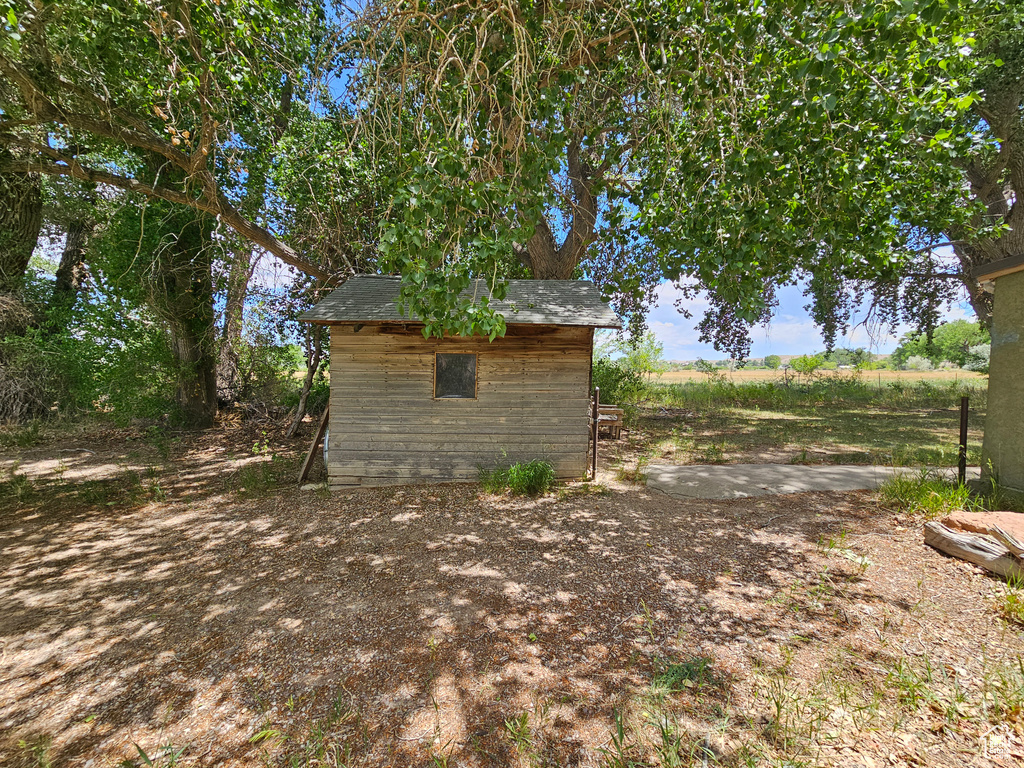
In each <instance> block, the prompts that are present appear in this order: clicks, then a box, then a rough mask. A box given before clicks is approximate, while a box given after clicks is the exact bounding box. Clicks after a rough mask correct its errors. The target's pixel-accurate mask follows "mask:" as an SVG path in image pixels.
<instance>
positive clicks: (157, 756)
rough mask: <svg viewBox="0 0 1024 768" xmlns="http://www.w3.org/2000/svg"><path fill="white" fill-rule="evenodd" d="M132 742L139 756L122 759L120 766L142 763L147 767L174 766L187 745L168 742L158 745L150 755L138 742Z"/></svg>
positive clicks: (129, 767)
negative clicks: (131, 758)
mask: <svg viewBox="0 0 1024 768" xmlns="http://www.w3.org/2000/svg"><path fill="white" fill-rule="evenodd" d="M132 744H134V746H135V749H136V750H137V751H138V753H139V756H138V757H137V758H136V759H135V760H123V761H122V762H121V763H120V768H139V766H143V765H145V766H149V768H154V767H155V766H159V768H174V766H176V765H177V764H178V761H179V760H180V759H181V756H182V754H184V752H185V750H186V749H187V747H178V748H175V746H174V745H173V744H170V743H168V744H165V745H164V746H162V747H159V748H158V749H157V751H156V752H154V753H153V756H152V757H150V756H149V755H148V754H146V751H145V750H144V749H143V748H142V747H140V746H139V745H138V744H135V742H132Z"/></svg>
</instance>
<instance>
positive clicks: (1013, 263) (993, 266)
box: [974, 256, 1024, 291]
mask: <svg viewBox="0 0 1024 768" xmlns="http://www.w3.org/2000/svg"><path fill="white" fill-rule="evenodd" d="M1022 271H1024V256H1010V257H1008V258H1005V259H999V260H998V261H993V262H991V263H989V264H985V265H984V266H982V267H979V268H978V269H976V270H974V279H975V280H977V281H978V282H979V283H981V287H982V289H984V290H986V291H991V290H992V283H993V281H995V279H996V278H997V277H1004V276H1006V275H1012V274H1013V273H1015V272H1022Z"/></svg>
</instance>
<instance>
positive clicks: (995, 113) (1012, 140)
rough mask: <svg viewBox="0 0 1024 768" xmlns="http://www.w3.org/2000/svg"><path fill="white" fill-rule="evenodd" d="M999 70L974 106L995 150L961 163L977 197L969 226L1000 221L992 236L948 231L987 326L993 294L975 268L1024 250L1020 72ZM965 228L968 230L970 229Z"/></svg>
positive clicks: (1022, 89) (1023, 93) (969, 291)
mask: <svg viewBox="0 0 1024 768" xmlns="http://www.w3.org/2000/svg"><path fill="white" fill-rule="evenodd" d="M1003 74H1006V73H1002V72H1001V71H1000V72H999V73H998V74H997V75H996V79H995V80H994V81H993V82H990V83H985V84H984V85H985V86H986V87H985V88H984V90H985V93H986V95H985V99H984V100H983V101H980V102H977V103H976V106H975V107H974V111H975V114H976V116H977V118H978V119H981V120H984V121H985V122H986V123H987V124H988V126H989V130H990V131H991V133H992V136H993V137H994V138H995V139H996V140H997V141H998V142H999V150H998V152H995V153H994V154H987V155H985V156H981V155H980V153H979V155H978V156H976V157H975V158H974V159H972V160H970V161H969V162H967V163H965V167H964V171H965V175H966V177H967V183H968V184H969V185H970V190H971V196H972V197H973V198H974V199H975V200H976V201H978V202H979V203H981V206H982V211H980V212H978V213H976V214H975V216H974V218H973V220H972V221H971V222H970V230H975V229H978V228H981V227H982V226H987V227H998V226H1002V227H1003V229H1002V231H1001V232H999V234H998V236H996V237H985V238H976V237H971V236H970V235H969V234H968V233H967V232H959V231H954V232H951V233H950V234H951V239H953V240H954V241H955V243H956V244H955V245H954V248H953V250H954V251H955V253H956V255H957V258H958V259H959V260H960V274H961V278H962V279H963V282H964V285H965V286H966V288H967V294H968V297H969V298H970V302H971V306H972V307H973V308H974V311H975V313H976V314H977V315H978V319H979V320H980V321H981V322H982V323H984V325H985V326H986V327H987V328H989V329H990V330H991V325H992V296H991V295H990V294H987V293H985V292H984V291H982V290H981V286H980V285H979V284H978V281H977V280H975V279H974V275H973V272H974V270H976V269H977V268H978V267H981V266H984V265H986V264H991V263H992V262H993V261H998V260H1000V259H1005V258H1008V257H1011V256H1021V255H1024V203H1022V196H1024V123H1022V122H1021V109H1022V107H1024V77H1021V76H1020V74H1021V73H1018V76H1017V77H1016V78H1013V77H1011V78H1008V79H1004V78H1003V77H1002V75H1003ZM970 230H969V231H970Z"/></svg>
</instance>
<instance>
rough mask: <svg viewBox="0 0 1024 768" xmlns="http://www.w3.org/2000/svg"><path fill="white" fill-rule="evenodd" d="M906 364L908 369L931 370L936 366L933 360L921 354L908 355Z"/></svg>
mask: <svg viewBox="0 0 1024 768" xmlns="http://www.w3.org/2000/svg"><path fill="white" fill-rule="evenodd" d="M906 366H907V370H908V371H930V370H932V369H933V368H934V367H935V366H934V365H933V364H932V361H931V360H929V359H928V358H927V357H922V356H921V355H911V356H910V357H908V358H907V362H906Z"/></svg>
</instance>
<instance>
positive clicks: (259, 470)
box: [235, 461, 277, 495]
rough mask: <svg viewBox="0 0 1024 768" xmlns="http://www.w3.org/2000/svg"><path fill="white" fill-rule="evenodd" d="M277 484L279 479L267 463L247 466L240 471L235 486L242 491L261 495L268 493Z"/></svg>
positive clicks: (262, 462) (255, 463)
mask: <svg viewBox="0 0 1024 768" xmlns="http://www.w3.org/2000/svg"><path fill="white" fill-rule="evenodd" d="M276 484H277V477H276V476H275V475H274V471H273V469H272V467H271V465H270V464H269V463H267V462H265V461H260V462H254V463H252V464H246V465H245V466H244V467H242V468H241V469H240V470H238V475H237V478H236V480H235V485H236V487H237V488H238V490H240V491H245V492H246V493H250V494H254V495H259V494H262V493H266V492H267V491H269V490H270V489H271V488H273V487H274V486H275V485H276Z"/></svg>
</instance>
